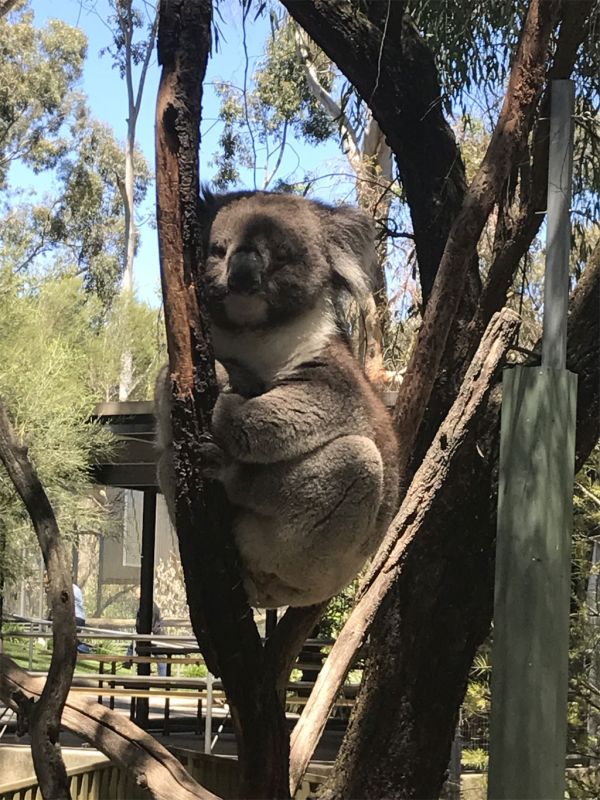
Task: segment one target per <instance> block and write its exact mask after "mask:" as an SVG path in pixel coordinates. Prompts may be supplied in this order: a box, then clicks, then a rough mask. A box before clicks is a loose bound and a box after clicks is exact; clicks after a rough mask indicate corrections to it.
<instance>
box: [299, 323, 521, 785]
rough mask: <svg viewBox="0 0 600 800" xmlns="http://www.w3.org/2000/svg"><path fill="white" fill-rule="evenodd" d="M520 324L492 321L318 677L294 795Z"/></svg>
mask: <svg viewBox="0 0 600 800" xmlns="http://www.w3.org/2000/svg"><path fill="white" fill-rule="evenodd" d="M518 324H519V318H518V316H517V315H516V314H515V313H514V312H512V311H509V310H508V309H505V310H504V311H502V313H501V314H498V315H496V316H495V317H494V319H493V320H492V321H491V322H490V325H489V327H488V329H487V331H486V333H485V335H484V337H483V339H482V341H481V344H480V346H479V348H478V350H477V353H476V354H475V356H474V358H473V361H472V363H471V365H470V367H469V369H468V371H467V374H466V375H465V379H464V381H463V385H462V387H461V391H460V393H459V395H458V397H457V398H456V401H455V402H454V405H453V406H452V408H451V409H450V412H449V413H448V416H447V417H446V419H445V421H444V423H443V424H442V426H441V427H440V430H439V431H438V435H437V436H436V438H435V440H434V442H433V443H432V445H431V447H430V448H429V451H428V453H427V456H426V458H425V460H424V461H423V464H422V465H421V467H420V469H419V470H418V471H417V473H416V475H415V477H414V479H413V481H412V483H411V486H410V489H409V491H408V493H407V494H406V497H405V499H404V502H403V503H402V505H401V507H400V510H399V512H398V514H397V515H396V517H395V519H394V521H393V522H392V524H391V526H390V534H391V535H390V537H389V539H390V541H393V542H394V543H395V544H394V547H393V548H392V549H391V550H390V551H389V553H387V554H386V558H385V560H383V559H382V563H380V565H379V567H378V568H377V569H376V570H372V571H371V572H370V573H369V576H368V578H367V580H366V581H365V583H364V584H363V588H362V590H361V596H360V598H359V601H358V603H357V605H356V606H355V608H354V609H353V611H352V613H351V614H350V617H349V618H348V620H347V622H346V624H345V625H344V628H343V629H342V632H341V633H340V635H339V636H338V639H337V641H336V643H335V644H334V646H333V648H332V649H331V652H330V654H329V657H328V658H327V661H326V662H325V665H324V666H323V668H322V669H321V672H320V673H319V676H318V678H317V681H316V683H315V686H314V688H313V691H312V692H311V695H310V698H309V700H308V702H307V704H306V706H305V708H304V711H303V713H302V715H301V717H300V719H299V721H298V723H297V724H296V727H295V729H294V731H293V733H292V739H291V745H292V749H291V756H290V787H291V791H292V793H293V791H294V790H295V788H296V787H297V786H298V784H299V782H300V780H301V778H302V775H303V774H304V772H305V770H306V767H307V766H308V763H309V761H310V758H311V756H312V754H313V752H314V749H315V747H316V745H317V742H318V741H319V738H320V736H321V733H322V731H323V728H324V726H325V722H326V721H327V717H328V715H329V712H330V710H331V708H332V706H333V704H334V702H335V698H336V697H337V694H338V692H339V690H340V687H341V685H342V683H343V681H344V678H345V677H346V675H347V673H348V670H349V669H350V666H351V664H352V659H353V658H354V655H355V653H356V651H357V649H358V648H359V647H360V645H361V644H362V642H363V641H364V639H365V636H366V634H367V632H368V629H369V626H370V624H371V622H372V621H373V619H374V617H375V614H376V612H377V610H378V608H379V606H380V605H381V602H382V600H383V599H384V597H385V595H386V593H387V592H388V590H389V589H390V587H391V586H392V584H393V583H394V581H395V580H396V579H397V577H398V575H399V573H400V570H401V568H402V555H403V553H404V551H405V550H406V548H407V547H408V545H409V544H410V542H411V541H412V540H413V539H414V537H415V536H417V535H418V533H419V530H420V529H421V528H423V527H424V526H425V525H426V523H427V521H428V519H429V516H430V515H432V514H433V515H435V514H437V513H439V508H438V506H437V503H436V498H437V495H438V491H439V488H440V486H441V485H442V484H443V483H444V480H445V478H446V477H447V475H448V473H449V472H450V470H451V468H452V465H453V463H454V462H455V461H456V459H458V458H459V457H460V456H461V454H462V451H463V449H464V447H465V446H466V445H468V443H469V441H470V433H471V432H472V430H473V426H474V425H475V424H476V423H477V420H478V416H479V412H480V411H481V408H482V407H483V405H484V403H485V401H486V399H487V396H488V392H489V390H490V388H491V386H492V383H493V380H494V377H495V375H496V372H497V369H498V366H499V365H500V363H501V361H502V359H503V358H504V356H505V354H506V352H507V350H508V348H509V347H510V344H511V342H512V340H513V338H514V335H515V333H516V331H517V328H518Z"/></svg>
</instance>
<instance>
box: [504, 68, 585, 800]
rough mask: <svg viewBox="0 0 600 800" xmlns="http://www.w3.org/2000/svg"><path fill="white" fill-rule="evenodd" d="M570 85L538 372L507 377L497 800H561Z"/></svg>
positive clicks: (552, 196) (568, 480)
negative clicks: (541, 354) (541, 353)
mask: <svg viewBox="0 0 600 800" xmlns="http://www.w3.org/2000/svg"><path fill="white" fill-rule="evenodd" d="M572 109H573V89H572V84H571V82H570V81H554V82H553V84H552V119H551V125H550V129H551V137H552V139H551V143H550V165H549V178H548V183H549V186H548V251H547V254H546V277H545V300H544V335H543V357H542V366H541V367H516V368H515V369H511V370H507V371H506V372H505V374H504V381H503V399H502V423H501V440H500V476H499V486H498V529H497V548H496V586H495V609H494V643H493V652H492V716H491V724H490V767H489V781H488V798H490V800H563V798H564V786H565V755H566V734H567V687H568V653H569V601H570V572H571V522H572V511H573V470H574V458H575V408H576V400H577V378H576V376H575V375H573V374H572V373H570V372H568V371H567V370H566V369H565V362H566V330H567V300H568V290H569V282H568V274H569V273H568V268H569V249H570V228H569V205H570V196H571V192H570V181H571V160H572V159H571V152H570V150H571V149H572V124H571V119H572Z"/></svg>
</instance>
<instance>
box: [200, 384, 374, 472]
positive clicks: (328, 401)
mask: <svg viewBox="0 0 600 800" xmlns="http://www.w3.org/2000/svg"><path fill="white" fill-rule="evenodd" d="M361 418H362V413H361V409H360V406H359V405H358V403H357V402H356V401H355V399H354V398H352V397H349V396H347V397H341V396H340V394H339V392H337V391H335V389H334V388H332V387H330V386H328V385H327V384H324V383H321V382H318V383H314V382H310V381H307V382H297V383H289V384H284V385H280V386H277V387H275V388H274V389H271V390H270V391H268V392H265V394H262V395H259V396H258V397H253V398H250V399H245V398H244V397H242V396H241V395H238V394H232V393H227V392H226V393H224V394H221V395H220V396H219V399H218V400H217V404H216V406H215V409H214V411H213V419H212V430H213V435H214V437H215V439H216V441H217V443H218V444H219V445H221V447H223V449H224V450H225V451H226V453H227V455H228V456H229V457H230V458H232V459H234V460H236V461H241V462H243V463H248V464H271V463H275V462H278V461H289V460H290V459H293V458H298V457H299V456H303V455H305V454H306V453H310V452H312V451H313V450H316V449H317V448H318V447H322V446H323V445H325V444H327V443H328V442H330V441H332V440H334V439H337V438H338V437H339V436H345V435H347V434H351V433H358V432H359V430H357V428H358V429H360V428H362V427H363V425H361V422H362V419H361Z"/></svg>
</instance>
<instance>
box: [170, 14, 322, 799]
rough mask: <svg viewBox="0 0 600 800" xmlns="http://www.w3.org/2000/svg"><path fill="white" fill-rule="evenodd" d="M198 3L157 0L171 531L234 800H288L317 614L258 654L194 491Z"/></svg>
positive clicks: (217, 518) (209, 519) (206, 383)
mask: <svg viewBox="0 0 600 800" xmlns="http://www.w3.org/2000/svg"><path fill="white" fill-rule="evenodd" d="M211 12H212V8H211V3H210V1H209V0H163V3H162V6H161V13H160V27H159V39H158V54H159V62H160V64H161V65H162V76H161V82H160V88H159V94H158V101H157V120H156V134H157V142H156V152H157V167H156V174H157V208H158V230H159V245H160V261H161V277H162V286H163V298H164V307H165V320H166V325H167V343H168V347H169V360H170V374H171V379H172V409H171V423H172V430H173V450H174V467H175V474H176V479H177V486H176V528H177V535H178V539H179V547H180V553H181V561H182V565H183V569H184V576H185V583H186V591H187V597H188V603H189V608H190V617H191V620H192V626H193V628H194V633H195V635H196V637H197V639H198V643H199V645H200V647H201V649H202V652H203V654H204V656H205V659H206V663H207V665H208V667H209V669H210V671H211V672H212V673H213V674H215V675H220V676H221V678H222V680H223V685H224V688H225V692H226V694H227V699H228V702H229V704H230V707H231V715H232V719H233V723H234V728H235V732H236V738H237V744H238V756H239V760H240V767H241V773H242V778H241V780H242V782H241V787H240V795H241V796H242V797H244V798H260V797H268V798H288V797H289V781H288V758H289V746H288V734H287V724H286V719H285V713H284V708H283V704H282V702H281V694H282V691H281V689H282V685H283V684H284V683H285V681H286V680H287V676H288V675H289V670H290V667H291V663H292V661H293V659H294V657H295V655H296V654H297V653H298V650H299V649H300V647H301V645H302V642H303V640H304V638H305V637H306V635H307V633H308V631H309V630H310V629H311V627H312V626H313V625H314V624H315V615H316V614H318V613H319V612H320V610H321V609H320V608H317V607H312V608H308V609H290V610H288V612H287V613H286V614H285V615H284V616H283V618H282V620H281V621H280V623H279V624H278V625H277V627H276V628H275V631H274V633H273V634H272V635H271V636H270V637H269V639H268V640H267V643H266V646H265V647H264V648H263V646H262V643H261V640H260V636H259V634H258V630H257V628H256V625H255V624H254V620H253V616H252V610H251V609H250V608H249V606H248V601H247V598H246V596H245V594H244V590H243V586H242V581H241V579H240V576H239V572H238V569H237V558H236V551H235V546H234V543H233V538H232V534H231V524H230V523H231V509H230V508H229V505H228V503H227V498H226V496H225V493H224V491H223V489H222V487H220V485H218V484H216V483H214V482H211V483H210V484H208V485H205V481H204V479H203V477H202V473H201V461H200V458H199V455H198V453H197V450H196V444H197V442H198V441H199V440H200V438H201V437H202V435H203V434H204V433H205V432H206V431H208V429H209V424H210V416H211V412H212V408H213V405H214V402H215V399H216V396H217V382H216V376H215V368H214V358H213V354H212V348H211V344H210V328H209V324H208V317H207V314H206V310H205V304H204V287H203V277H202V276H203V269H204V252H203V250H204V241H205V238H206V237H205V230H204V226H206V224H207V222H206V220H205V219H204V218H203V217H202V215H201V213H200V207H199V175H198V141H199V123H200V102H201V90H202V79H203V77H204V73H205V69H206V60H207V57H208V51H209V49H210V26H211V20H212V14H211Z"/></svg>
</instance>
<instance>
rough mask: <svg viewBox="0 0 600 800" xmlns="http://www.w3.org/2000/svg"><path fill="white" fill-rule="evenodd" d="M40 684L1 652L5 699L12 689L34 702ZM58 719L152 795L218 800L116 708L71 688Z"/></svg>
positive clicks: (161, 799)
mask: <svg viewBox="0 0 600 800" xmlns="http://www.w3.org/2000/svg"><path fill="white" fill-rule="evenodd" d="M43 686H44V681H43V679H42V678H33V677H32V676H31V675H29V673H27V672H26V671H25V670H24V669H21V667H19V666H18V665H17V664H15V662H14V661H12V660H11V659H10V658H8V656H3V655H0V698H2V701H3V702H4V703H6V704H8V705H11V706H14V699H13V698H14V696H15V694H17V693H21V694H22V695H23V696H24V697H25V698H27V699H28V700H30V701H33V702H34V703H38V702H39V698H40V696H41V695H42V691H43V689H42V687H43ZM44 691H45V689H44ZM62 724H63V726H64V727H65V728H66V729H67V730H69V731H72V732H73V733H76V734H77V735H78V736H81V737H82V738H83V739H85V741H86V742H89V743H90V744H92V745H93V746H94V747H97V748H98V749H99V750H100V751H101V752H103V753H104V754H105V755H106V756H108V757H109V758H110V760H111V761H112V762H114V763H115V764H117V765H118V766H120V767H123V769H126V770H129V771H130V772H132V773H133V775H134V776H135V780H136V783H137V784H138V786H141V787H143V788H146V789H148V791H149V792H150V795H151V797H153V798H154V800H174V799H175V798H176V800H219V798H218V797H217V795H214V794H212V792H209V791H208V790H207V789H204V788H203V787H202V786H200V784H198V783H196V781H195V780H194V779H193V778H192V777H190V775H189V774H188V773H187V772H186V770H185V769H184V768H183V767H182V765H181V764H180V763H179V761H178V760H177V758H176V757H175V756H174V755H172V754H171V753H170V752H169V751H168V750H167V749H166V747H163V745H161V744H159V743H158V742H157V741H156V739H155V738H154V737H153V736H151V735H150V734H149V733H147V732H146V731H144V730H142V729H141V728H138V726H137V725H134V723H133V722H131V721H130V720H128V719H127V718H126V717H124V716H123V715H122V714H121V713H119V712H118V711H111V710H110V709H108V708H106V707H105V706H102V705H100V704H99V703H96V702H94V701H92V700H87V699H85V698H82V697H80V696H77V695H76V694H75V693H72V694H69V696H68V697H67V701H66V703H65V705H64V708H63V709H62ZM44 796H45V797H47V796H48V797H49V796H50V795H44ZM66 797H67V798H70V794H69V793H67V795H66Z"/></svg>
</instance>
